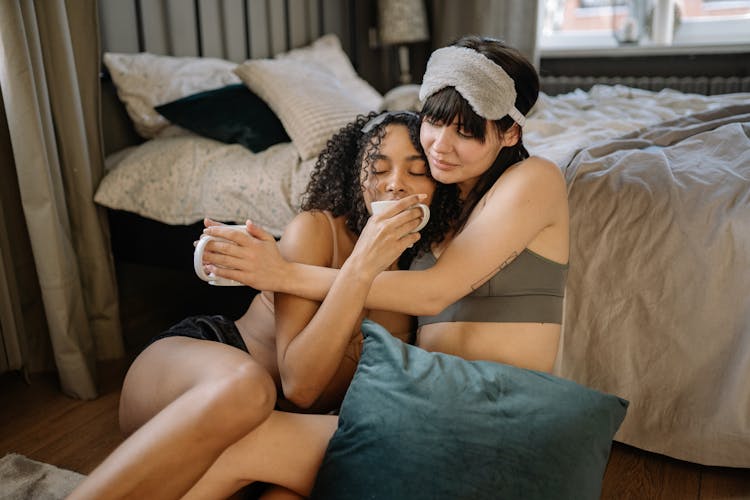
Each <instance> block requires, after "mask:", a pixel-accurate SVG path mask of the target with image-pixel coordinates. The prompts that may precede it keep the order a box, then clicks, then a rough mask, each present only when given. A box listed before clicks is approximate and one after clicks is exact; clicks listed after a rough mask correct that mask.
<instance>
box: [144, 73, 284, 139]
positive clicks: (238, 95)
mask: <svg viewBox="0 0 750 500" xmlns="http://www.w3.org/2000/svg"><path fill="white" fill-rule="evenodd" d="M154 109H156V111H158V112H159V113H160V114H161V115H162V116H164V118H166V119H167V120H169V121H170V122H172V123H174V124H175V125H179V126H180V127H182V128H185V129H187V130H190V131H191V132H195V133H196V134H198V135H202V136H204V137H208V138H210V139H215V140H217V141H221V142H225V143H227V144H234V143H237V144H242V145H243V146H245V147H246V148H248V149H249V150H251V151H254V152H256V153H257V152H260V151H263V150H264V149H266V148H268V147H270V146H273V145H274V144H278V143H280V142H289V141H290V139H289V136H288V135H287V133H286V131H285V130H284V126H283V125H282V124H281V121H279V118H278V117H277V116H276V115H275V114H274V112H273V111H271V108H269V107H268V105H267V104H266V103H265V101H263V99H261V98H260V97H258V96H257V95H255V94H254V93H253V92H251V91H250V89H248V88H247V87H246V86H245V85H244V84H241V83H238V84H234V85H227V86H226V87H221V88H218V89H214V90H208V91H206V92H199V93H197V94H192V95H189V96H187V97H183V98H182V99H177V100H176V101H172V102H168V103H166V104H162V105H161V106H156V107H155V108H154Z"/></svg>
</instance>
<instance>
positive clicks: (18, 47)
mask: <svg viewBox="0 0 750 500" xmlns="http://www.w3.org/2000/svg"><path fill="white" fill-rule="evenodd" d="M98 74H99V35H98V24H97V4H96V0H69V1H65V0H38V1H32V0H0V91H1V92H2V103H3V108H4V113H3V115H4V116H3V118H4V119H5V123H4V124H3V127H7V133H6V134H5V135H4V134H2V133H1V132H2V130H0V142H1V141H3V139H5V140H6V141H8V140H9V142H10V147H7V145H0V153H2V152H3V151H9V152H10V153H9V156H8V155H5V156H4V157H3V158H0V162H1V165H2V167H3V172H2V174H3V178H4V179H12V180H13V181H14V182H15V186H13V188H15V187H17V190H16V191H17V194H18V200H19V203H20V204H21V207H22V210H20V209H18V207H17V206H14V205H13V203H12V201H13V200H12V199H11V200H8V199H6V196H5V193H6V191H10V190H11V188H10V187H8V186H6V187H5V188H3V190H2V194H3V195H4V199H3V204H2V208H3V210H2V211H0V215H2V217H3V219H4V220H3V223H2V226H1V227H0V233H1V234H0V236H3V237H1V238H0V245H3V247H2V248H0V265H2V267H3V270H5V271H7V270H8V269H17V270H19V272H18V273H8V272H4V273H0V279H4V281H5V282H4V283H0V290H2V291H3V293H7V294H8V296H6V300H4V301H3V302H4V303H6V305H5V307H0V314H2V315H3V318H2V323H1V324H2V325H3V337H5V336H9V335H10V334H11V333H13V332H10V331H7V330H6V326H5V325H11V326H13V325H16V328H15V333H16V335H17V336H20V338H18V339H17V340H18V345H20V349H16V352H20V355H21V357H22V360H21V362H22V364H23V366H24V367H27V368H28V367H31V368H33V367H39V366H40V365H43V364H44V356H45V353H44V346H45V345H50V346H51V350H52V353H53V359H54V363H55V366H56V368H57V371H58V373H59V378H60V382H61V385H62V388H63V390H64V391H65V392H66V393H67V394H70V395H72V396H75V397H79V398H84V399H89V398H93V397H96V394H97V392H96V384H95V380H96V376H95V362H96V359H97V358H98V359H111V358H117V357H121V356H122V355H123V351H124V350H123V344H122V336H121V331H120V323H119V310H118V301H117V287H116V281H115V273H114V265H113V259H112V255H111V251H110V247H109V238H108V233H107V225H106V216H105V213H104V212H103V210H102V209H100V208H98V207H97V206H96V205H94V203H93V195H94V191H95V188H96V186H97V184H98V182H99V180H100V178H101V176H102V169H103V167H102V165H103V160H102V158H103V155H102V146H101V135H100V127H99V121H100V118H99V84H98ZM8 168H10V169H11V170H12V171H11V172H10V173H11V174H14V175H6V174H7V173H8V172H7V169H8ZM8 206H10V209H8ZM14 209H15V211H16V212H19V213H22V214H23V221H22V222H19V221H17V220H15V218H14V217H13V215H14ZM14 228H15V229H14ZM24 245H27V246H28V247H29V248H30V250H31V254H32V256H33V259H32V260H33V269H32V270H31V271H30V272H27V271H24V270H25V269H27V268H28V267H29V266H28V265H27V264H28V262H27V260H28V257H27V255H26V254H25V253H24ZM6 247H7V248H6ZM25 259H26V260H25ZM29 276H32V277H34V276H35V277H36V278H35V280H36V281H37V282H36V283H32V284H29V283H28V282H24V281H22V280H24V279H26V280H28V278H29ZM35 290H38V297H39V301H40V302H41V304H43V316H42V317H43V318H46V320H45V321H43V325H42V326H44V327H46V328H38V324H39V320H40V318H39V316H40V315H39V314H34V307H33V299H34V297H30V296H29V294H30V293H31V295H34V291H35ZM29 291H30V292H29ZM8 299H9V300H8ZM19 314H21V315H22V317H21V318H18V315H19ZM18 325H20V326H21V328H18V327H17V326H18ZM45 330H46V332H45ZM40 331H41V332H45V334H46V335H48V339H49V340H48V341H47V342H45V341H44V340H45V339H40V338H39V335H41V333H40ZM10 368H15V367H14V366H13V364H12V363H11V364H10Z"/></svg>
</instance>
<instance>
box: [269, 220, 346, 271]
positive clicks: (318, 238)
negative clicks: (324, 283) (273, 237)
mask: <svg viewBox="0 0 750 500" xmlns="http://www.w3.org/2000/svg"><path fill="white" fill-rule="evenodd" d="M279 251H280V252H281V254H282V255H283V256H284V258H286V259H288V260H292V261H294V262H301V263H304V264H313V265H321V266H322V265H324V266H330V265H331V260H332V257H333V234H332V233H331V225H330V223H329V222H328V217H327V216H326V214H324V213H323V212H321V211H319V210H311V211H307V212H300V213H299V214H297V215H296V216H295V217H294V219H292V220H291V222H289V224H288V225H287V226H286V228H285V229H284V234H283V235H282V236H281V240H280V241H279Z"/></svg>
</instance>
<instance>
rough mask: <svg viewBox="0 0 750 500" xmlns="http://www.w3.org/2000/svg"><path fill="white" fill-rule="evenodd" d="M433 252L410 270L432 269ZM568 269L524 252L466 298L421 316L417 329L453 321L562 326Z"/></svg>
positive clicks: (421, 256) (419, 260)
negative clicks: (438, 311)
mask: <svg viewBox="0 0 750 500" xmlns="http://www.w3.org/2000/svg"><path fill="white" fill-rule="evenodd" d="M435 262H437V261H436V259H435V256H434V255H433V254H432V252H427V253H425V254H423V255H420V256H419V257H417V258H415V259H414V260H413V261H412V264H411V269H414V270H418V271H421V270H424V269H428V268H430V267H432V266H434V265H435ZM567 275H568V265H567V264H560V263H558V262H554V261H552V260H549V259H547V258H544V257H542V256H541V255H539V254H537V253H534V252H532V251H531V250H529V249H528V248H526V249H524V250H523V251H522V252H521V253H520V255H518V257H516V258H515V259H513V261H512V262H511V263H510V264H508V265H507V266H506V267H504V268H503V269H501V270H500V271H498V272H497V273H496V274H495V275H494V276H492V278H490V279H489V280H488V281H487V282H485V283H484V284H483V285H482V286H480V287H479V288H477V289H476V290H474V291H473V292H471V293H470V294H469V295H467V296H465V297H463V298H461V299H459V300H457V301H456V302H454V303H453V304H451V305H450V306H448V307H446V308H445V309H444V310H443V311H442V312H441V313H439V314H437V315H435V316H420V317H419V318H417V322H418V325H419V326H422V325H429V324H431V323H445V322H456V321H472V322H489V323H516V322H518V323H557V324H562V315H563V297H564V295H565V280H566V278H567Z"/></svg>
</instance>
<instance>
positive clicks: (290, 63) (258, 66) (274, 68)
mask: <svg viewBox="0 0 750 500" xmlns="http://www.w3.org/2000/svg"><path fill="white" fill-rule="evenodd" d="M235 72H236V73H237V75H239V77H240V78H241V79H242V81H243V82H245V85H247V86H248V87H249V88H250V90H252V91H253V92H255V93H256V94H257V95H258V96H260V97H261V99H263V100H264V101H266V104H268V106H269V107H270V108H271V109H272V110H273V112H274V113H276V116H278V117H279V120H281V123H282V124H283V125H284V129H285V130H286V132H287V134H289V137H290V138H291V139H292V142H293V143H294V145H295V147H296V148H297V151H299V154H300V157H301V158H302V159H303V160H309V159H311V158H315V157H316V156H318V154H319V153H320V151H321V150H322V149H323V148H324V147H325V145H326V142H327V141H328V139H330V137H331V136H332V135H333V134H335V133H336V132H337V131H338V130H339V129H341V127H343V126H344V125H346V124H347V123H349V122H350V121H352V120H354V119H355V118H356V117H357V115H359V114H365V113H367V112H369V111H371V110H372V107H371V106H370V105H369V104H367V103H363V102H362V100H361V99H360V98H359V97H358V96H357V95H356V93H355V92H352V91H351V90H350V89H348V88H346V87H344V86H343V83H342V82H341V81H340V80H339V79H337V78H336V77H335V76H334V75H333V74H332V73H331V72H329V71H327V70H325V69H322V68H321V67H320V65H313V64H311V63H307V62H302V61H295V60H292V59H258V60H250V61H245V62H244V63H242V64H241V65H239V66H238V67H237V69H236V70H235Z"/></svg>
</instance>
